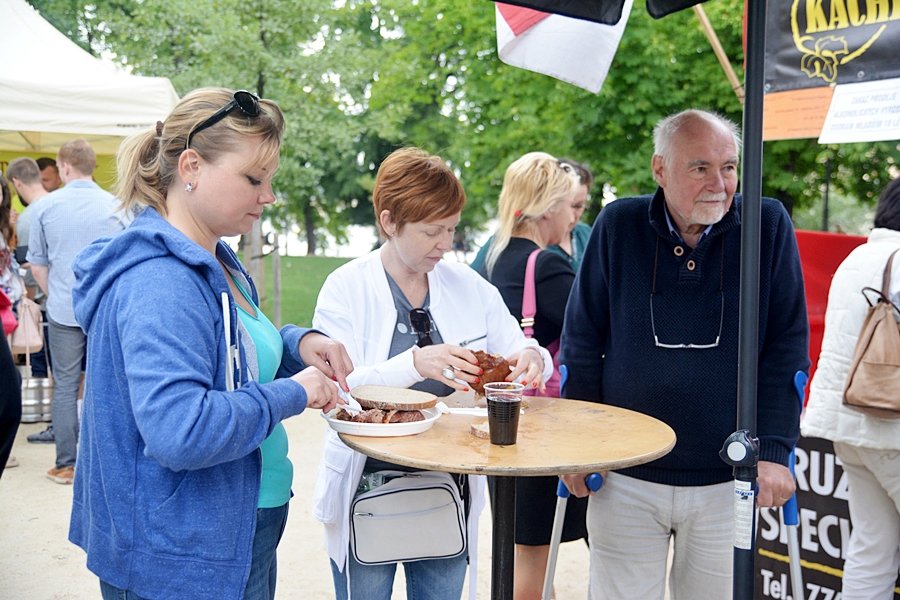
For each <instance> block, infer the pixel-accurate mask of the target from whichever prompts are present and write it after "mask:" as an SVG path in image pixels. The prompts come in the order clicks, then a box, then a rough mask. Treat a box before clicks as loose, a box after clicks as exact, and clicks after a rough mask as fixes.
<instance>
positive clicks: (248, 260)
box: [244, 220, 266, 303]
mask: <svg viewBox="0 0 900 600" xmlns="http://www.w3.org/2000/svg"><path fill="white" fill-rule="evenodd" d="M248 237H249V240H248V242H249V243H248V244H246V246H245V254H244V264H245V265H246V266H247V272H248V273H250V277H251V278H252V279H253V283H255V284H256V289H257V291H258V292H259V301H260V303H262V302H263V301H264V300H265V297H266V277H265V271H264V270H263V269H264V265H263V237H262V222H261V221H259V220H257V221H256V222H255V223H254V224H253V229H251V230H250V233H249V236H248Z"/></svg>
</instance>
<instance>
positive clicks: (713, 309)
mask: <svg viewBox="0 0 900 600" xmlns="http://www.w3.org/2000/svg"><path fill="white" fill-rule="evenodd" d="M653 137H654V145H655V148H654V155H653V159H652V162H651V167H652V171H653V177H654V179H655V180H656V183H657V184H658V185H659V188H658V189H657V191H656V193H655V194H654V195H653V196H643V197H638V198H623V199H620V200H617V201H616V202H613V203H612V204H610V205H609V206H607V207H605V208H604V209H603V211H602V212H601V213H600V216H599V217H598V219H597V222H596V223H595V225H594V228H593V231H592V233H591V238H590V241H589V242H588V246H587V249H586V251H585V255H584V260H583V262H582V265H581V270H580V271H579V273H578V276H577V278H576V280H575V284H574V286H573V287H572V292H571V295H570V297H569V302H568V305H567V308H566V318H565V324H564V326H563V333H562V359H561V360H562V362H563V363H564V364H565V365H567V366H568V369H569V381H568V385H567V388H566V396H567V397H569V398H579V399H583V400H588V401H593V402H599V403H603V404H608V405H613V406H620V407H624V408H628V409H631V410H636V411H639V412H642V413H645V414H649V415H651V416H653V417H656V418H657V419H660V420H662V421H664V422H666V423H668V424H669V425H670V426H671V427H672V428H673V429H674V430H675V433H676V435H677V442H676V444H675V448H674V449H673V450H672V452H671V453H669V454H668V455H666V456H664V457H663V458H660V459H658V460H656V461H653V462H650V463H647V464H645V465H641V466H638V467H632V468H628V469H622V470H619V471H616V472H615V473H609V474H607V478H606V482H605V483H604V485H603V487H602V488H601V489H600V491H599V492H596V493H594V494H592V495H591V497H590V500H589V503H588V512H587V525H588V536H589V539H590V546H591V574H590V590H591V593H590V595H591V598H592V599H593V600H606V599H615V600H627V599H635V600H638V599H639V600H656V599H658V600H662V599H663V596H664V593H665V587H666V585H665V583H666V582H665V579H666V562H667V558H668V553H669V547H670V542H671V541H672V540H674V544H673V549H674V550H673V551H674V556H673V559H672V560H673V562H672V572H671V575H670V580H669V586H670V590H671V592H670V593H671V598H673V599H675V598H677V599H679V600H680V599H684V598H716V599H719V598H730V597H731V586H732V584H731V575H732V555H733V553H732V543H733V535H734V534H733V531H734V510H733V503H734V488H733V481H732V479H733V474H732V468H731V467H730V466H729V465H727V464H726V463H725V462H723V461H722V460H721V459H720V458H719V454H718V452H719V449H720V448H721V446H722V444H723V442H724V441H725V439H726V438H727V437H728V436H729V434H731V433H732V432H733V431H734V429H735V424H736V421H737V416H736V410H737V409H736V405H737V402H736V396H737V374H738V368H737V355H738V312H739V311H738V307H739V303H740V294H739V292H740V289H739V288H740V254H741V197H740V195H736V194H735V191H736V189H737V185H738V167H739V149H740V137H739V132H738V128H737V126H736V125H735V124H734V123H731V122H730V121H728V120H726V119H724V118H722V117H720V116H718V115H715V114H712V113H709V112H705V111H700V110H687V111H684V112H681V113H678V114H676V115H672V116H669V117H666V118H665V119H663V120H662V121H660V123H659V124H658V125H657V126H656V128H655V129H654V136H653ZM761 213H762V214H761V223H762V224H761V250H760V265H761V270H760V271H761V272H760V293H759V357H758V417H757V421H758V427H757V434H758V436H759V474H758V483H759V492H758V501H759V506H781V505H782V504H783V503H784V502H785V501H786V500H787V499H788V498H789V497H790V496H791V494H792V492H793V489H794V481H793V478H792V476H791V474H790V471H789V470H788V457H789V455H790V452H791V449H792V447H793V446H794V444H795V442H796V440H797V438H798V436H799V416H800V415H799V413H800V406H799V403H798V401H797V396H796V392H795V391H794V387H793V378H794V374H795V373H796V372H797V371H806V370H807V369H808V368H809V358H808V338H809V326H808V322H807V316H806V302H805V297H804V289H803V276H802V272H801V268H800V257H799V254H798V251H797V243H796V240H795V237H794V232H793V226H792V224H791V220H790V217H789V216H788V214H787V212H786V211H785V209H784V207H783V206H782V205H781V204H780V203H779V202H777V201H776V200H772V199H765V198H764V199H763V200H762V206H761ZM598 434H602V432H598ZM564 479H565V481H566V484H567V485H568V487H569V489H570V490H571V491H572V493H574V494H575V495H576V496H585V495H587V494H588V490H587V489H586V488H585V485H584V475H573V476H566V477H565V478H564Z"/></svg>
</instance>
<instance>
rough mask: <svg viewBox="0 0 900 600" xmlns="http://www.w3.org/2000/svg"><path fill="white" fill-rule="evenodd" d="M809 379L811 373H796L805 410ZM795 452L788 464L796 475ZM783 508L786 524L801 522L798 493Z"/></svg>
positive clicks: (798, 393) (793, 450)
mask: <svg viewBox="0 0 900 600" xmlns="http://www.w3.org/2000/svg"><path fill="white" fill-rule="evenodd" d="M808 380H809V375H807V374H806V373H804V372H803V371H797V372H796V373H794V390H795V391H796V392H797V400H798V401H799V402H800V410H801V411H802V410H803V398H804V397H805V396H806V382H807V381H808ZM795 452H796V448H791V456H790V458H789V459H788V461H789V462H788V466H790V468H791V475H792V476H793V475H794V463H795V462H796V460H795ZM781 508H782V514H783V515H784V524H785V525H799V524H800V510H799V508H798V507H797V493H796V492H794V493H793V494H791V497H790V499H788V501H787V502H785V503H784V506H782V507H781Z"/></svg>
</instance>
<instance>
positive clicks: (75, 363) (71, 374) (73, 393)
mask: <svg viewBox="0 0 900 600" xmlns="http://www.w3.org/2000/svg"><path fill="white" fill-rule="evenodd" d="M49 330H50V339H49V340H48V341H49V345H50V353H51V354H52V355H53V380H54V381H53V435H54V436H55V437H56V466H57V468H59V467H74V466H75V452H76V446H77V444H78V386H79V385H80V384H81V369H82V361H83V360H84V351H85V345H86V339H85V337H84V332H83V331H82V330H81V328H80V327H69V326H68V325H60V324H59V323H57V322H56V321H54V320H53V319H50V326H49ZM100 368H108V366H106V365H100Z"/></svg>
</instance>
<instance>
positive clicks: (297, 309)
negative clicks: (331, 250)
mask: <svg viewBox="0 0 900 600" xmlns="http://www.w3.org/2000/svg"><path fill="white" fill-rule="evenodd" d="M349 260H350V259H349V258H334V257H328V256H283V257H281V321H282V324H287V323H294V324H295V325H301V326H303V327H309V326H310V325H311V324H312V316H313V311H314V310H315V308H316V298H317V297H318V296H319V289H320V288H321V287H322V284H323V283H324V282H325V278H326V277H328V274H329V273H331V272H332V271H334V270H335V269H337V268H338V267H339V266H341V265H342V264H344V263H345V262H347V261H349ZM265 289H266V293H265V300H264V301H263V303H262V309H263V312H265V313H266V316H268V317H269V318H272V319H274V316H275V313H274V310H273V309H272V300H271V299H272V257H271V256H268V257H266V274H265Z"/></svg>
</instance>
